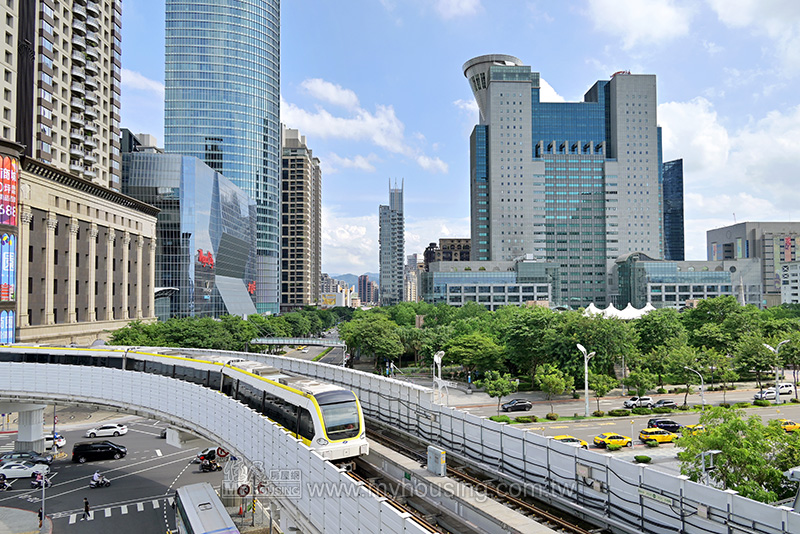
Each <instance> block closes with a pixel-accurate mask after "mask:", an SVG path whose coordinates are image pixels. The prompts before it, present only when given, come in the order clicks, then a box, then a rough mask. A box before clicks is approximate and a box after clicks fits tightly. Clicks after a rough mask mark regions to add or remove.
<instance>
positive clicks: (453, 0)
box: [434, 0, 481, 20]
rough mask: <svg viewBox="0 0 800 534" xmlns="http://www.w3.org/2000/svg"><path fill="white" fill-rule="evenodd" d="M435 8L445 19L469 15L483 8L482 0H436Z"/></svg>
mask: <svg viewBox="0 0 800 534" xmlns="http://www.w3.org/2000/svg"><path fill="white" fill-rule="evenodd" d="M434 8H435V9H436V11H437V12H438V13H439V16H441V17H442V18H443V19H445V20H447V19H452V18H456V17H468V16H470V15H475V14H476V13H477V12H478V11H479V10H480V9H481V1H480V0H436V4H435V5H434Z"/></svg>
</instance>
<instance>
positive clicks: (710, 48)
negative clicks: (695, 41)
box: [703, 40, 725, 56]
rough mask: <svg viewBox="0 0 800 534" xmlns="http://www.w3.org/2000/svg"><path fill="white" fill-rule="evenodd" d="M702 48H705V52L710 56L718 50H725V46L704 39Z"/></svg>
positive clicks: (717, 52) (718, 51)
mask: <svg viewBox="0 0 800 534" xmlns="http://www.w3.org/2000/svg"><path fill="white" fill-rule="evenodd" d="M703 48H705V49H706V52H708V55H710V56H715V55H717V54H719V53H720V52H724V51H725V48H723V47H722V46H720V45H718V44H717V43H712V42H711V41H706V40H703Z"/></svg>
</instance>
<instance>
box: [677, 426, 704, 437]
mask: <svg viewBox="0 0 800 534" xmlns="http://www.w3.org/2000/svg"><path fill="white" fill-rule="evenodd" d="M705 431H706V427H704V426H703V425H686V426H685V427H683V433H684V434H691V435H692V436H696V435H697V434H702V433H703V432H705Z"/></svg>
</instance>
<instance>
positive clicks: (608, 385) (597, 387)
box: [589, 371, 619, 412]
mask: <svg viewBox="0 0 800 534" xmlns="http://www.w3.org/2000/svg"><path fill="white" fill-rule="evenodd" d="M618 385H619V380H617V379H616V378H614V377H613V376H608V375H604V374H602V373H592V372H591V371H590V372H589V389H591V390H592V391H594V398H595V399H596V400H597V411H598V412H599V411H600V398H601V397H605V396H606V395H607V394H608V392H609V391H611V390H612V389H614V388H615V387H617V386H618Z"/></svg>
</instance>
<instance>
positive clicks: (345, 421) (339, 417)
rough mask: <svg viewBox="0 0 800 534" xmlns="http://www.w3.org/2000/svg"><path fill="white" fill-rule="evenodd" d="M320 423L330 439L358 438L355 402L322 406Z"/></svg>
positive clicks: (356, 406)
mask: <svg viewBox="0 0 800 534" xmlns="http://www.w3.org/2000/svg"><path fill="white" fill-rule="evenodd" d="M320 409H322V422H323V423H325V433H326V434H328V437H329V438H330V439H347V438H354V437H356V436H358V405H357V404H356V402H355V401H350V402H341V403H338V404H324V405H322V406H320Z"/></svg>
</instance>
